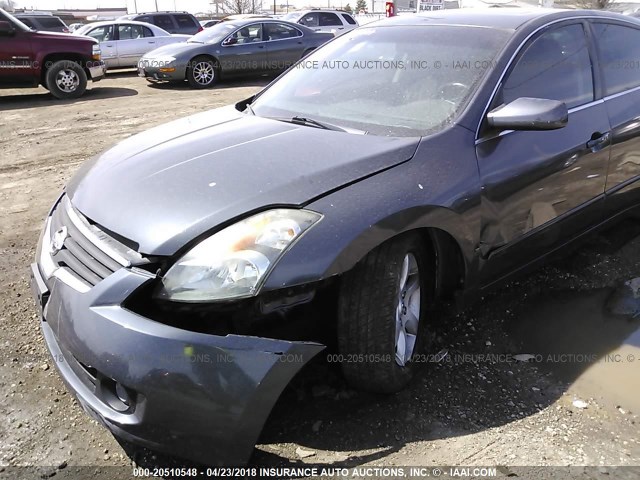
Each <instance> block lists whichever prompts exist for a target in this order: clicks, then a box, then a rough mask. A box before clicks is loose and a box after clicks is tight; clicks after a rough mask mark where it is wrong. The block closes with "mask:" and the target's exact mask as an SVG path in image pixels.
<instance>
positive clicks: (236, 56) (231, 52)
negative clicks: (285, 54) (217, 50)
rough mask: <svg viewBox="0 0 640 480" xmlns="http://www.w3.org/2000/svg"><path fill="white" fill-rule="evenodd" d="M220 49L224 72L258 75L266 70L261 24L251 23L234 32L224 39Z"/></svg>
mask: <svg viewBox="0 0 640 480" xmlns="http://www.w3.org/2000/svg"><path fill="white" fill-rule="evenodd" d="M222 48H223V49H224V56H223V57H222V70H223V71H224V72H228V73H235V74H239V73H250V72H255V73H258V72H264V71H265V70H266V69H267V49H266V42H265V41H264V39H263V35H262V23H253V24H251V25H247V26H246V27H242V28H240V29H239V30H236V31H235V32H234V33H233V34H231V35H230V36H229V37H227V39H225V41H224V42H223V43H222Z"/></svg>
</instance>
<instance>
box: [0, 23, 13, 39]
mask: <svg viewBox="0 0 640 480" xmlns="http://www.w3.org/2000/svg"><path fill="white" fill-rule="evenodd" d="M15 33H16V29H15V28H14V27H13V24H12V23H11V22H7V21H5V20H1V21H0V35H1V36H3V37H11V36H13V35H15Z"/></svg>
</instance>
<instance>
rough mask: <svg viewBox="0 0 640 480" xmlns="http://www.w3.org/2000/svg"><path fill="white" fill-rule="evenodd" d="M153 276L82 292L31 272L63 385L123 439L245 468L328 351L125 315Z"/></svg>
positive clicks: (119, 279) (116, 278) (130, 276)
mask: <svg viewBox="0 0 640 480" xmlns="http://www.w3.org/2000/svg"><path fill="white" fill-rule="evenodd" d="M45 242H46V238H45ZM40 248H43V246H42V245H41V246H40ZM151 278H152V275H150V274H149V273H148V272H144V271H141V270H139V269H136V268H124V267H123V268H121V269H119V270H117V271H116V272H115V273H113V274H111V275H110V276H108V277H107V278H105V279H104V280H102V281H101V282H99V283H98V284H97V285H95V286H94V287H92V288H91V289H90V290H89V291H88V292H85V293H81V292H79V291H77V290H75V289H74V288H72V287H71V286H70V285H68V284H67V283H65V282H64V279H61V278H60V277H59V276H55V275H54V276H52V277H51V278H50V279H45V278H43V276H42V273H41V271H40V268H39V267H38V265H37V264H32V265H31V287H32V291H33V295H34V297H35V299H36V302H37V303H38V306H39V308H40V309H41V310H40V312H41V315H40V318H41V327H42V332H43V334H44V338H45V341H46V344H47V347H48V348H49V351H50V353H51V355H52V357H53V360H54V362H55V364H56V366H57V368H58V370H59V372H60V374H61V376H62V378H63V379H64V381H65V383H66V384H67V386H68V387H69V389H70V390H71V391H72V392H73V393H74V394H75V396H76V397H77V399H78V401H79V403H80V404H81V405H82V407H83V408H84V409H85V411H87V413H88V414H89V415H91V416H92V417H93V418H95V419H96V420H98V421H99V422H100V423H101V424H103V425H104V426H105V427H107V428H108V429H109V430H110V431H111V432H112V433H113V434H114V435H116V436H118V437H121V438H124V439H125V440H128V441H130V442H133V443H137V444H140V445H143V446H146V447H149V448H152V449H156V450H159V451H164V452H168V453H171V454H172V455H175V456H178V457H183V458H185V459H189V460H192V461H195V462H199V463H203V464H210V465H242V464H245V463H246V462H247V461H248V460H249V458H250V456H251V454H252V451H253V447H254V444H255V442H256V440H257V439H258V436H259V434H260V431H261V430H262V427H263V425H264V422H265V421H266V419H267V417H268V415H269V413H270V411H271V409H272V407H273V405H274V404H275V402H276V400H277V399H278V397H279V395H280V393H281V392H282V390H283V389H284V387H285V386H286V385H287V384H288V383H289V381H290V380H291V378H292V377H293V376H294V375H295V374H296V373H297V372H298V371H299V370H300V368H301V367H302V366H303V365H304V364H305V363H307V362H308V361H309V360H310V359H311V358H312V357H313V356H314V355H316V354H317V353H318V352H320V351H321V350H323V349H324V346H322V345H320V344H315V343H303V342H287V341H281V340H272V339H265V338H258V337H245V336H237V335H228V336H225V337H220V336H214V335H208V334H202V333H195V332H191V331H187V330H182V329H178V328H174V327H171V326H167V325H164V324H161V323H158V322H155V321H153V320H150V319H147V318H145V317H142V316H141V315H138V314H136V313H133V312H131V311H129V310H127V309H125V308H123V307H122V306H121V304H122V301H123V300H124V297H126V296H128V295H129V294H130V293H131V292H133V291H134V290H136V289H137V288H139V287H141V286H142V285H143V284H145V283H146V282H148V281H150V280H151ZM123 398H124V400H125V401H123Z"/></svg>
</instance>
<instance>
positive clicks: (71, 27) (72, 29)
mask: <svg viewBox="0 0 640 480" xmlns="http://www.w3.org/2000/svg"><path fill="white" fill-rule="evenodd" d="M84 25H85V24H84V23H71V24H69V31H70V32H75V31H76V30H77V29H79V28H80V27H83V26H84Z"/></svg>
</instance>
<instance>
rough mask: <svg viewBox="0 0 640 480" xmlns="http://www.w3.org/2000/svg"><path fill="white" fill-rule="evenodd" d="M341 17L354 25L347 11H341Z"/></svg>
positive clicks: (354, 22)
mask: <svg viewBox="0 0 640 480" xmlns="http://www.w3.org/2000/svg"><path fill="white" fill-rule="evenodd" d="M342 18H344V19H345V20H346V21H347V23H348V24H349V25H356V21H355V20H354V19H353V17H352V16H351V15H349V14H348V13H343V14H342Z"/></svg>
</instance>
